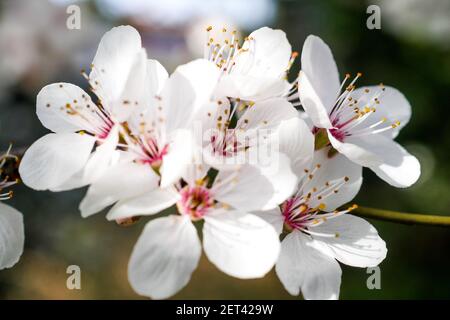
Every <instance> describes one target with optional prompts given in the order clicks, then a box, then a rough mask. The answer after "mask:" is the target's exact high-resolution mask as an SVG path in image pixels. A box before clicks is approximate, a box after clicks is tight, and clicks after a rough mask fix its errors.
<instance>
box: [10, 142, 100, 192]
mask: <svg viewBox="0 0 450 320" xmlns="http://www.w3.org/2000/svg"><path fill="white" fill-rule="evenodd" d="M94 143H95V139H94V138H93V137H91V136H89V135H86V134H84V135H81V134H77V133H58V134H55V133H50V134H47V135H45V136H43V137H42V138H40V139H39V140H37V141H36V142H34V143H33V144H32V145H31V147H30V148H29V149H28V150H27V151H26V152H25V155H24V156H23V158H22V161H21V163H20V167H19V173H20V176H21V178H22V181H23V182H24V183H25V184H26V185H27V186H29V187H30V188H33V189H35V190H46V189H52V188H56V187H58V186H59V185H61V184H63V183H64V182H65V181H67V179H69V178H70V177H71V176H72V175H74V174H75V173H76V172H78V171H80V170H81V169H82V168H83V167H84V166H85V164H86V162H87V160H88V159H89V156H90V154H91V151H92V148H93V146H94Z"/></svg>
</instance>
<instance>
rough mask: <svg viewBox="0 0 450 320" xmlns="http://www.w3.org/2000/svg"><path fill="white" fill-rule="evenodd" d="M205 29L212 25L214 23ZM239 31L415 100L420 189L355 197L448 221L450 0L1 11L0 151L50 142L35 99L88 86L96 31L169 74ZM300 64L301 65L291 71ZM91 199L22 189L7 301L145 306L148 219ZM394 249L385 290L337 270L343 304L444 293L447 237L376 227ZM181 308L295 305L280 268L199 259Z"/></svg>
mask: <svg viewBox="0 0 450 320" xmlns="http://www.w3.org/2000/svg"><path fill="white" fill-rule="evenodd" d="M70 4H76V5H78V6H79V7H80V8H81V29H80V30H68V29H67V27H66V20H67V18H68V16H69V15H68V14H67V13H66V9H67V7H68V6H69V5H70ZM370 4H376V5H378V6H379V7H380V8H381V30H369V29H367V27H366V20H367V18H368V16H369V15H368V14H367V13H366V9H367V7H368V6H369V5H370ZM208 21H210V22H208ZM207 23H213V24H215V25H218V27H222V26H227V27H228V28H229V29H231V28H236V29H238V30H239V31H240V32H241V33H242V34H247V33H248V32H251V31H252V30H254V29H256V28H258V27H261V26H264V25H267V26H270V27H274V28H282V29H283V30H285V31H286V33H287V36H288V39H289V40H290V42H291V44H292V46H293V49H294V50H298V51H300V50H301V47H302V44H303V41H304V39H305V38H306V36H307V35H308V34H311V33H313V34H316V35H319V36H320V37H322V38H323V39H324V40H325V41H326V42H327V43H328V44H329V45H330V46H331V48H332V50H333V52H334V55H335V58H336V60H337V62H338V65H339V68H340V71H341V73H342V74H343V73H345V72H350V73H353V74H355V73H356V72H362V73H363V74H364V76H363V78H362V79H361V80H360V81H358V84H359V85H366V84H378V83H380V82H383V83H385V84H389V85H391V86H394V87H397V88H398V89H400V90H401V91H402V92H403V93H404V94H405V95H406V96H407V97H408V99H409V100H410V102H411V105H412V107H413V117H412V120H411V122H410V123H409V125H408V126H407V127H406V128H405V129H404V130H403V131H402V132H401V134H400V136H399V138H398V140H399V141H401V143H402V144H404V145H405V146H406V147H407V148H408V150H410V151H411V152H412V153H413V154H415V155H416V156H417V157H418V158H419V159H420V161H421V163H422V170H423V174H422V177H421V179H420V181H419V182H418V183H417V184H416V185H415V186H414V187H412V188H409V189H407V190H399V189H395V188H392V187H390V186H388V185H387V184H386V183H384V182H382V181H381V180H379V179H377V178H376V177H375V176H374V175H373V174H372V173H371V172H370V171H368V170H365V171H364V175H365V183H364V185H363V187H362V189H361V192H360V194H359V195H358V197H357V199H356V202H357V203H359V204H361V205H365V206H374V207H379V208H386V209H393V210H402V211H409V212H419V213H434V214H442V215H450V161H449V160H450V159H449V148H450V117H449V112H450V2H449V1H446V0H442V1H438V0H432V1H430V0H429V1H421V0H372V1H366V2H365V1H343V0H342V1H337V0H332V1H326V2H325V1H320V2H319V1H312V0H311V1H288V0H280V1H275V0H245V1H244V0H208V1H202V0H170V1H160V0H154V1H153V0H147V1H144V0H128V1H113V0H98V1H87V0H86V1H67V0H63V1H61V0H60V1H50V2H48V1H46V0H34V1H22V0H14V1H7V0H6V1H4V0H2V1H1V2H0V149H6V148H7V146H8V144H9V143H10V142H13V143H14V147H15V150H16V151H17V152H19V153H20V152H23V150H25V148H26V147H27V146H29V145H30V144H31V143H32V142H33V141H34V140H36V139H37V138H39V137H40V136H42V135H43V134H45V133H46V130H45V129H44V128H43V127H42V126H41V125H40V123H39V121H38V119H37V117H36V115H35V97H36V95H37V93H38V91H39V90H40V88H42V87H43V86H44V85H46V84H49V83H51V82H56V81H65V82H72V83H76V84H78V85H80V86H82V87H84V88H86V82H85V81H83V78H82V77H81V76H80V73H79V71H80V70H81V69H82V68H86V67H88V66H89V64H90V62H91V60H92V58H93V56H94V54H95V51H96V49H97V45H98V42H99V40H100V38H101V35H102V34H103V33H104V32H106V31H107V30H109V29H110V28H111V27H112V26H116V25H120V24H131V25H133V26H134V27H136V28H137V29H138V30H139V31H140V33H141V35H142V38H143V42H144V46H145V47H146V48H147V51H148V53H149V56H150V57H152V58H154V59H158V60H160V61H161V62H162V63H163V65H165V66H166V68H167V69H168V70H169V71H173V70H174V68H175V67H176V66H177V65H178V64H181V63H185V62H187V61H189V60H190V59H193V58H196V57H199V56H200V54H201V52H202V49H201V46H202V45H203V43H202V41H203V39H204V38H203V37H201V38H199V36H198V34H199V32H200V33H201V32H202V31H203V28H204V25H205V24H207ZM298 69H299V65H298V63H296V64H295V65H294V67H293V70H292V71H293V76H295V73H296V72H298ZM84 192H85V190H84V189H82V190H75V191H69V192H62V193H50V192H36V191H33V190H30V189H28V188H26V187H25V186H23V185H20V186H18V187H16V188H15V197H14V198H13V199H12V200H9V201H8V202H9V204H11V205H13V206H15V207H16V208H17V209H19V210H20V211H22V212H23V213H24V216H25V224H26V248H25V252H24V254H23V256H22V259H21V261H20V262H19V263H18V264H17V265H16V266H15V267H14V268H13V269H9V270H6V271H2V272H0V298H5V299H138V298H140V297H139V296H138V295H137V294H135V293H134V292H133V290H132V289H131V287H130V286H129V284H128V281H127V275H126V269H127V262H128V258H129V255H130V253H131V250H132V247H133V245H134V243H135V241H136V240H137V238H138V236H139V233H140V232H141V230H142V228H143V226H144V224H145V222H146V220H147V219H142V220H141V221H140V222H138V223H137V224H135V225H133V226H131V227H119V226H117V225H116V224H115V223H110V222H107V221H106V219H105V218H104V214H98V215H96V216H94V217H91V218H88V219H83V218H81V216H80V214H79V212H78V209H77V207H78V203H79V201H80V200H81V198H82V196H83V194H84ZM371 222H372V223H373V224H374V225H375V226H376V227H377V229H378V230H379V233H380V234H381V236H382V237H383V238H384V239H385V240H386V242H387V245H388V249H389V252H388V256H387V258H386V260H385V261H384V262H383V263H382V264H381V266H380V267H381V290H368V289H367V287H366V279H367V277H368V274H367V273H366V270H365V269H357V268H348V267H343V270H344V272H343V278H342V286H341V298H342V299H380V298H383V299H411V298H417V299H433V298H437V299H442V298H447V299H448V298H450V229H444V228H438V227H426V226H407V225H400V224H392V223H388V222H381V221H371ZM72 264H75V265H78V266H80V268H81V271H82V289H81V290H72V291H71V290H68V289H67V288H66V279H67V276H68V275H67V274H66V268H67V266H69V265H72ZM174 298H178V299H250V298H254V299H298V298H296V297H291V296H289V294H287V293H286V292H285V290H284V289H283V287H282V286H281V284H280V282H279V281H278V279H277V277H276V275H275V273H274V272H271V273H270V274H269V275H268V276H267V277H266V278H264V279H260V280H247V281H243V280H237V279H234V278H231V277H228V276H226V275H224V274H222V273H220V272H219V271H218V270H217V269H216V268H215V267H214V266H213V265H211V264H210V263H209V262H208V261H207V259H206V258H205V257H202V260H201V263H200V267H199V268H198V269H197V270H196V271H195V272H194V275H193V278H192V280H191V282H190V283H189V284H188V286H187V287H186V288H185V289H183V290H182V291H181V292H180V293H179V294H177V295H176V296H175V297H174Z"/></svg>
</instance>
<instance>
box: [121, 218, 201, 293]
mask: <svg viewBox="0 0 450 320" xmlns="http://www.w3.org/2000/svg"><path fill="white" fill-rule="evenodd" d="M200 255H201V245H200V240H199V238H198V235H197V231H196V230H195V227H194V225H193V224H192V223H191V222H190V220H189V219H188V218H186V217H181V216H173V215H172V216H168V217H164V218H158V219H156V220H153V221H150V222H149V223H148V224H147V225H146V226H145V229H144V231H143V232H142V234H141V236H140V237H139V240H138V242H137V243H136V245H135V246H134V249H133V253H132V255H131V259H130V263H129V265H128V278H129V280H130V284H131V286H132V287H133V289H134V290H135V291H136V292H137V293H139V294H140V295H143V296H148V297H150V298H153V299H165V298H169V297H170V296H172V295H174V294H175V293H177V292H178V291H179V290H181V289H182V288H183V287H184V286H185V285H186V284H187V283H188V282H189V280H190V278H191V274H192V272H193V271H194V270H195V268H196V267H197V265H198V261H199V260H200Z"/></svg>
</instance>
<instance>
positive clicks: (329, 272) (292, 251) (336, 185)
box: [258, 148, 387, 299]
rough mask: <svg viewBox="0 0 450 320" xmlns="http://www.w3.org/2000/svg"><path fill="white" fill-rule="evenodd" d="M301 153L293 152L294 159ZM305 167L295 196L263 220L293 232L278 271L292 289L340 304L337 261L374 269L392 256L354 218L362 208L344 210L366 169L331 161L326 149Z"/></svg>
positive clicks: (370, 229)
mask: <svg viewBox="0 0 450 320" xmlns="http://www.w3.org/2000/svg"><path fill="white" fill-rule="evenodd" d="M295 151H296V149H295V148H291V154H292V155H295ZM299 161H303V163H305V162H304V158H300V159H299ZM303 168H306V169H301V170H298V171H297V174H298V176H299V178H300V182H299V185H298V189H297V191H296V192H295V193H294V195H293V196H292V197H291V198H289V199H288V200H286V201H285V202H284V203H283V204H282V205H281V206H280V207H278V208H275V209H274V210H268V211H265V212H260V213H259V214H258V215H259V216H260V217H262V218H263V219H265V220H266V221H268V222H270V223H271V224H272V225H273V226H274V227H275V229H276V230H277V231H278V232H279V233H281V232H282V231H283V229H284V231H285V232H286V233H287V235H286V236H285V237H284V238H283V240H282V242H281V252H280V257H279V259H278V261H277V263H276V268H275V270H276V273H277V275H278V277H279V279H280V280H281V282H282V284H283V285H284V287H285V288H286V290H287V291H288V292H289V293H290V294H292V295H298V294H299V293H300V291H301V292H302V294H303V297H304V298H305V299H337V298H338V297H339V287H340V283H341V273H342V272H341V268H340V266H339V264H338V263H337V261H339V262H341V263H344V264H347V265H350V266H354V267H362V268H365V267H373V266H376V265H378V264H379V263H380V262H381V261H383V259H384V258H385V257H386V253H387V250H386V245H385V242H384V241H383V240H382V239H381V238H380V237H379V236H378V233H377V231H376V230H375V228H374V227H373V226H372V225H370V224H369V223H368V222H367V221H365V220H364V219H361V218H359V217H356V216H353V215H350V214H348V213H349V212H350V211H351V210H353V209H355V208H356V205H353V206H350V207H347V208H345V209H340V207H341V206H342V205H344V204H346V203H348V202H349V201H351V200H352V199H353V198H354V196H355V195H356V194H357V193H358V191H359V188H360V186H361V183H362V177H361V171H362V167H361V166H359V165H357V164H355V163H353V162H350V161H348V160H347V159H346V158H345V157H344V156H343V155H341V154H338V153H336V154H334V155H333V156H332V157H331V158H330V157H329V155H328V150H326V149H322V150H319V151H316V152H315V155H314V159H313V161H312V162H310V164H309V166H306V167H305V166H304V167H303ZM298 169H300V166H299V167H298ZM336 260H337V261H336Z"/></svg>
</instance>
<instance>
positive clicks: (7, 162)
mask: <svg viewBox="0 0 450 320" xmlns="http://www.w3.org/2000/svg"><path fill="white" fill-rule="evenodd" d="M11 148H12V146H11V145H10V146H9V148H8V150H7V151H6V152H5V153H4V154H3V155H0V201H1V200H8V199H11V197H12V196H13V192H12V191H8V192H2V191H3V189H5V188H8V187H11V186H13V185H15V184H16V183H18V182H19V178H14V176H16V173H15V171H16V170H17V166H18V163H19V159H18V158H17V157H16V156H15V155H12V154H11V153H10V152H11Z"/></svg>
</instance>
